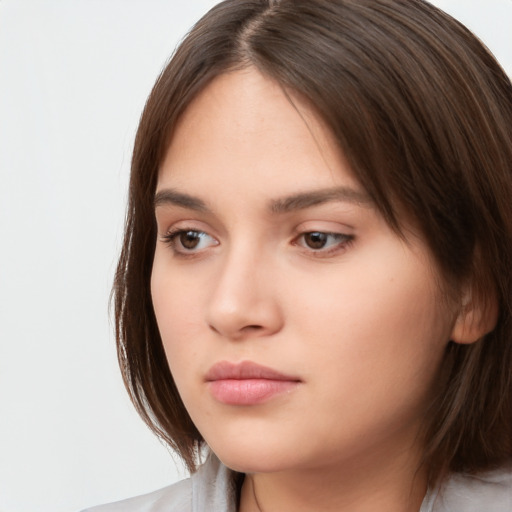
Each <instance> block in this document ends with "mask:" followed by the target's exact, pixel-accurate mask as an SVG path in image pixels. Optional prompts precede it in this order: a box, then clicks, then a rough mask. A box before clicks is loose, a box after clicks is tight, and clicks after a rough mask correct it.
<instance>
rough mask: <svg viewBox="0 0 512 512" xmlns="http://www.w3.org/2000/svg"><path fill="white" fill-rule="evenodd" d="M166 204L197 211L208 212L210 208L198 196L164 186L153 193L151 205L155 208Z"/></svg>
mask: <svg viewBox="0 0 512 512" xmlns="http://www.w3.org/2000/svg"><path fill="white" fill-rule="evenodd" d="M166 204H172V205H175V206H181V207H182V208H187V209H189V210H196V211H198V212H209V211H210V209H209V208H208V207H207V206H206V203H205V202H204V201H203V200H202V199H199V198H198V197H194V196H191V195H189V194H184V193H183V192H178V191H176V190H173V189H171V188H164V189H162V190H159V191H158V192H157V193H156V194H155V198H154V200H153V205H154V207H155V208H157V207H159V206H164V205H166Z"/></svg>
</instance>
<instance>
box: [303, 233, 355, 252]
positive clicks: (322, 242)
mask: <svg viewBox="0 0 512 512" xmlns="http://www.w3.org/2000/svg"><path fill="white" fill-rule="evenodd" d="M353 239H354V237H353V235H344V234H342V233H326V232H323V231H309V232H307V233H302V234H301V235H299V236H298V237H297V238H296V241H295V244H296V245H299V246H301V247H304V248H306V249H310V250H311V251H313V252H321V253H331V252H336V251H337V250H341V249H343V248H345V247H346V246H347V245H349V244H350V243H351V242H352V241H353Z"/></svg>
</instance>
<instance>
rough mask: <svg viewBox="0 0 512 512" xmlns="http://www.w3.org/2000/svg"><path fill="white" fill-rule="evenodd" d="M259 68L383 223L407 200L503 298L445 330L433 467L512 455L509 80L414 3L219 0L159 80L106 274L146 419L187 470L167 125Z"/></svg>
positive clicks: (458, 265)
mask: <svg viewBox="0 0 512 512" xmlns="http://www.w3.org/2000/svg"><path fill="white" fill-rule="evenodd" d="M247 66H254V67H256V68H257V69H258V70H259V71H260V72H262V73H263V74H265V75H266V76H268V77H270V78H271V79H273V80H275V81H277V82H278V83H279V84H281V86H282V87H283V88H284V89H285V90H290V91H293V92H294V93H297V94H299V95H300V96H301V97H304V98H306V99H307V100H308V101H309V102H311V104H312V105H313V106H314V107H315V108H316V110H317V111H318V113H319V114H320V116H321V117H322V118H323V119H324V120H325V122H326V123H327V124H328V126H329V127H330V128H331V130H332V132H333V134H334V136H335V137H336V139H337V141H338V142H339V145H340V147H341V149H342V150H343V152H344V154H345V155H346V157H347V159H348V161H349V163H350V165H351V168H352V169H353V171H354V173H355V175H356V176H357V178H358V179H359V180H360V182H361V184H362V185H363V186H364V187H365V189H366V190H367V192H368V193H369V194H370V195H371V197H372V199H373V200H374V202H375V204H376V205H377V207H378V209H379V210H380V212H381V213H382V215H383V216H384V218H385V219H386V220H387V222H388V223H389V224H390V225H391V226H392V227H393V228H394V229H395V230H396V231H397V233H400V232H401V222H400V221H401V218H402V217H400V216H399V215H397V212H406V215H407V217H408V218H409V219H412V220H413V221H414V222H415V224H416V225H417V226H418V227H419V229H420V231H421V232H422V234H423V236H424V238H425V240H426V241H427V243H428V245H429V247H430V249H431V251H432V254H433V255H434V257H435V260H436V262H437V264H438V267H439V269H440V272H441V274H442V276H443V278H444V279H445V280H446V283H450V285H453V287H454V289H459V290H460V287H461V285H462V283H468V282H469V283H471V286H472V288H473V290H475V293H477V294H478V295H479V296H480V297H481V298H482V299H483V300H484V301H486V300H487V301H490V300H494V299H497V302H498V305H499V317H498V322H497V325H496V328H495V329H494V330H493V331H492V332H491V333H489V334H488V335H486V336H484V337H483V339H481V340H480V341H478V342H477V343H473V344H470V345H461V344H456V343H453V342H450V343H449V344H448V346H447V349H446V355H445V358H444V362H443V367H442V369H441V373H440V379H441V377H442V379H441V380H440V382H442V385H440V386H439V390H438V392H437V395H436V400H435V401H434V402H433V405H432V407H431V408H430V409H429V411H428V424H427V426H426V442H427V445H426V452H425V453H426V455H425V460H426V462H427V463H428V464H429V467H430V468H431V476H432V477H433V478H434V479H436V478H438V477H440V476H441V475H442V474H444V473H445V472H446V471H462V470H464V471H479V470H483V469H487V468H491V467H494V466H497V465H499V464H502V463H504V461H506V460H509V459H510V458H511V457H512V370H511V369H512V86H511V83H510V80H509V79H508V77H507V76H506V74H505V73H504V72H503V70H502V69H501V68H500V67H499V65H498V64H497V62H496V61H495V60H494V58H493V57H492V55H491V54H490V53H489V52H488V50H486V48H485V47H484V46H483V45H482V44H481V43H480V42H479V41H478V40H477V39H476V38H475V36H473V35H472V34H471V33H470V32H469V31H468V30H467V29H466V28H465V27H464V26H462V25H461V24H460V23H458V22H457V21H455V20H454V19H452V18H451V17H449V16H448V15H446V14H444V13H443V12H441V11H439V10H438V9H436V8H434V7H433V6H431V5H430V4H429V3H427V2H424V1H422V0H331V1H329V0H227V1H225V2H223V3H221V4H219V5H217V6H216V7H214V8H213V9H212V10H211V11H210V12H209V13H208V14H206V15H205V16H204V17H203V19H201V20H200V21H199V22H198V23H197V24H196V25H195V27H194V28H193V29H192V31H191V32H190V33H189V35H188V36H187V37H186V38H185V40H184V41H183V42H182V43H181V45H180V46H179V48H178V49H177V51H176V52H175V54H174V56H173V57H172V59H171V61H170V63H169V64H168V65H167V67H166V68H165V69H164V70H163V72H162V74H161V75H160V77H159V78H158V80H157V82H156V84H155V86H154V89H153V91H152V92H151V95H150V97H149V99H148V101H147V104H146V107H145V109H144V112H143V115H142V118H141V121H140V125H139V129H138V132H137V137H136V141H135V148H134V152H133V160H132V171H131V181H130V191H129V203H128V212H127V219H126V231H125V239H124V245H123V249H122V253H121V257H120V260H119V266H118V269H117V274H116V278H115V284H114V304H115V315H116V332H117V342H118V356H119V361H120V365H121V369H122V373H123V377H124V380H125V384H126V386H127V389H128V391H129V393H130V396H131V398H132V400H133V402H134V404H135V406H136V408H137V410H138V411H139V413H140V414H141V416H142V417H143V419H144V420H145V421H146V423H147V424H148V425H149V426H150V428H151V429H152V430H153V431H154V432H155V433H156V434H157V435H159V436H160V437H161V438H162V439H164V440H165V441H166V442H167V443H169V445H170V446H171V447H173V448H174V449H175V450H177V451H178V453H179V454H180V455H181V456H182V458H183V459H184V461H185V462H186V463H187V465H188V467H189V468H190V469H191V470H194V468H195V464H196V454H197V449H198V448H199V447H200V446H201V444H202V438H201V435H200V433H199V432H198V431H197V429H196V427H195V426H194V424H193V423H192V421H191V419H190V417H189V416H188V414H187V412H186V410H185V407H184V406H183V403H182V401H181V399H180V396H179V394H178V392H177V389H176V387H175V384H174V382H173V378H172V375H171V373H170V371H169V367H168V365H167V361H166V357H165V353H164V350H163V346H162V342H161V339H160V336H159V333H158V329H157V325H156V321H155V316H154V312H153V308H152V303H151V294H150V276H151V269H152V261H153V255H154V249H155V240H156V227H155V219H154V205H153V199H154V193H155V187H156V181H157V177H158V171H159V165H160V163H161V160H162V157H163V155H164V152H165V150H166V149H167V147H168V142H169V138H170V136H171V135H172V131H173V127H174V126H175V124H176V121H177V119H178V117H179V116H180V114H181V113H182V112H183V111H184V109H186V107H187V105H188V104H189V103H190V102H191V100H192V99H193V98H194V97H195V96H196V95H197V93H198V92H199V91H200V90H202V89H203V88H204V87H205V86H206V85H207V84H208V83H209V82H210V81H211V80H212V79H213V78H214V77H216V76H218V75H220V74H222V73H224V72H227V71H229V70H233V69H241V68H244V67H247Z"/></svg>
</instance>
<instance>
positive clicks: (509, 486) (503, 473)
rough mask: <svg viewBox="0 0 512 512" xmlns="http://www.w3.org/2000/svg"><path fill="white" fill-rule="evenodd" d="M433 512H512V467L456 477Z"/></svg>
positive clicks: (448, 482)
mask: <svg viewBox="0 0 512 512" xmlns="http://www.w3.org/2000/svg"><path fill="white" fill-rule="evenodd" d="M431 510H432V512H451V511H461V510H463V511H464V512H482V510H485V511H487V512H511V511H512V465H509V466H508V467H505V468H502V469H499V470H495V471H488V472H485V473H480V474H477V475H465V474H455V475H452V476H451V477H450V478H449V479H448V480H447V482H445V484H444V485H443V486H442V487H441V489H440V490H439V491H438V495H437V497H436V499H435V503H434V507H433V508H432V509H431Z"/></svg>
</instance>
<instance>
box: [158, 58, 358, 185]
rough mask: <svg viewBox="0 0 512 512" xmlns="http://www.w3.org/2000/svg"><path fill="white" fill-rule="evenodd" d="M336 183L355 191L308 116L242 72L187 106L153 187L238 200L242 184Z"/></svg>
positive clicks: (325, 133) (327, 137) (337, 154)
mask: <svg viewBox="0 0 512 512" xmlns="http://www.w3.org/2000/svg"><path fill="white" fill-rule="evenodd" d="M279 177H281V178H282V180H279ZM340 177H343V180H344V185H350V186H353V187H356V188H361V187H360V185H359V184H358V183H357V180H356V179H355V178H354V176H353V173H352V172H351V170H350V167H349V165H348V163H347V161H346V159H345V157H344V155H343V153H342V151H341V150H340V148H339V147H338V145H337V144H336V142H335V138H334V136H333V134H332V133H331V131H330V130H329V129H328V128H327V127H326V125H325V123H324V122H323V121H322V119H321V118H320V117H319V116H318V115H317V114H316V113H315V112H314V110H313V109H312V108H311V107H310V106H309V105H308V104H307V103H306V102H305V101H303V100H301V99H300V98H298V97H297V95H294V94H293V93H287V92H285V91H284V90H283V88H282V87H281V86H280V85H279V84H277V83H276V82H275V81H273V80H271V79H269V78H266V77H265V76H263V75H262V74H261V73H259V72H258V71H257V70H256V69H254V68H248V69H245V70H241V71H234V72H230V73H226V74H223V75H221V76H219V77H217V78H215V79H214V80H213V81H212V82H211V83H210V84H209V85H208V86H207V87H206V88H205V89H204V90H203V91H201V93H200V94H199V95H198V96H197V97H196V98H195V99H194V100H193V101H192V102H191V104H190V105H189V106H188V108H187V109H186V110H185V112H184V113H183V114H182V116H181V117H180V119H179V121H178V123H177V125H176V127H175V130H174V132H173V135H172V138H171V141H170V144H169V146H168V148H167V151H166V154H165V157H164V160H163V162H162V165H161V167H160V173H159V183H158V187H162V186H166V184H169V182H172V185H173V186H174V185H176V184H179V183H182V184H185V183H191V182H197V183H198V182H201V183H203V184H204V185H205V186H207V184H208V183H211V182H215V183H218V182H219V181H224V184H225V186H229V187H232V188H233V190H235V186H236V187H238V193H240V192H241V191H242V190H243V189H245V188H246V187H245V186H244V184H245V185H246V186H250V187H251V189H254V187H256V188H257V183H256V182H257V181H260V182H261V184H262V185H264V184H265V181H268V180H269V179H271V180H272V182H273V185H274V186H277V185H278V182H280V181H281V186H282V187H284V186H285V185H286V186H287V187H288V188H290V189H291V188H293V185H294V183H297V186H298V187H302V188H303V187H308V188H311V187H322V188H325V187H326V186H328V185H332V186H335V185H336V186H339V185H340V183H339V180H340ZM328 181H330V182H331V183H328ZM300 183H301V184H302V185H300ZM276 192H277V191H276ZM281 192H283V193H285V192H286V193H289V192H293V190H282V191H281Z"/></svg>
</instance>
